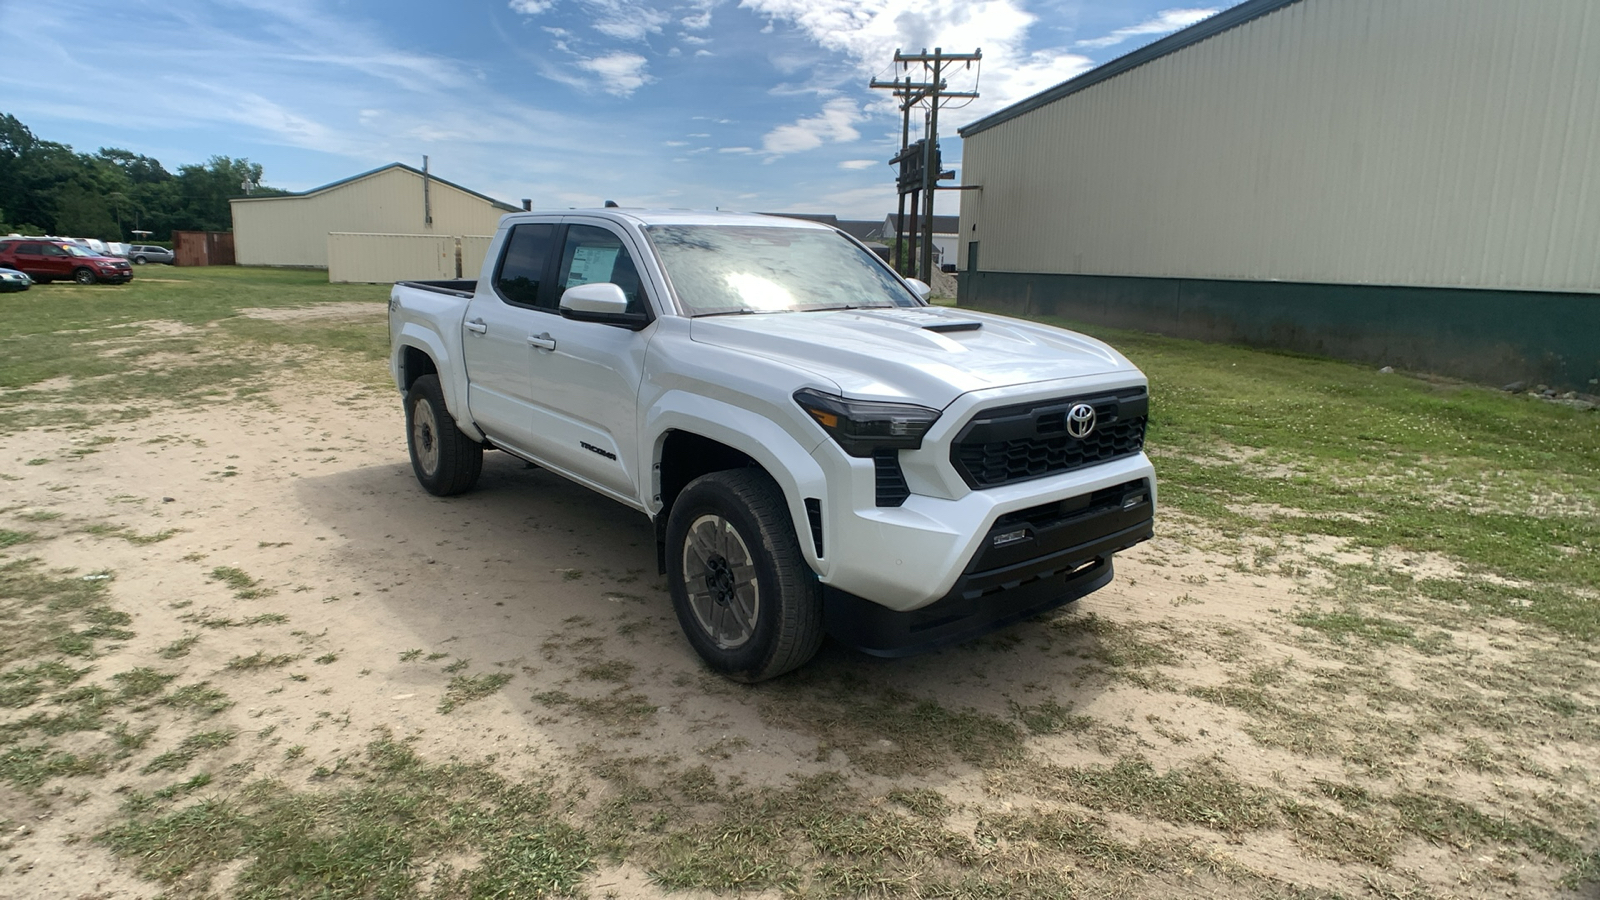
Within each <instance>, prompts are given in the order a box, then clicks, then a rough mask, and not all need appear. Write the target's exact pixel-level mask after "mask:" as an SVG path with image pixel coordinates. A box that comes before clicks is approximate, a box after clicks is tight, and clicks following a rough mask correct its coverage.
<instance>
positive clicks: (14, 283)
mask: <svg viewBox="0 0 1600 900" xmlns="http://www.w3.org/2000/svg"><path fill="white" fill-rule="evenodd" d="M30 287H33V279H32V278H29V277H28V273H27V272H18V271H17V270H16V269H0V294H11V293H15V292H17V291H25V290H27V289H28V288H30Z"/></svg>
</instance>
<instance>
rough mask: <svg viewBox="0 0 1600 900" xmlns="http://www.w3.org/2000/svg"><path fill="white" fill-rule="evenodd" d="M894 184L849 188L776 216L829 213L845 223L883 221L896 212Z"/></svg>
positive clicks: (788, 208)
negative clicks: (888, 213) (870, 220)
mask: <svg viewBox="0 0 1600 900" xmlns="http://www.w3.org/2000/svg"><path fill="white" fill-rule="evenodd" d="M894 201H895V193H894V182H893V181H890V180H888V179H885V180H884V181H883V183H882V184H878V185H874V186H872V187H864V188H847V189H844V190H839V191H833V192H830V193H824V194H821V195H819V196H816V197H812V198H809V199H807V200H805V201H803V202H800V203H792V204H790V205H788V206H785V207H783V208H782V209H776V210H773V212H816V211H817V210H819V209H825V210H827V211H828V212H831V213H833V214H834V215H836V216H838V217H839V218H841V219H882V218H883V214H884V211H885V210H890V209H894Z"/></svg>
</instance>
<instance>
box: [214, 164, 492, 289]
mask: <svg viewBox="0 0 1600 900" xmlns="http://www.w3.org/2000/svg"><path fill="white" fill-rule="evenodd" d="M230 202H231V205H232V207H233V240H234V255H235V257H236V259H237V260H238V264H239V265H241V266H303V267H306V268H318V269H325V268H327V267H328V235H329V234H330V233H334V232H340V233H343V232H358V233H365V234H401V235H445V236H449V235H456V236H464V235H489V234H494V232H495V228H497V227H498V226H499V222H500V217H501V216H502V215H504V214H506V213H508V212H516V211H517V210H518V207H515V206H512V205H511V204H509V203H503V202H501V201H499V200H496V199H494V198H493V197H488V196H485V195H483V194H480V193H478V192H477V191H473V190H469V189H467V188H464V187H462V186H460V185H458V184H452V183H451V182H448V181H445V180H444V179H442V178H439V177H438V176H436V175H432V174H430V173H425V172H423V171H422V170H421V169H417V168H413V167H411V166H408V165H405V164H404V163H398V162H396V163H390V164H389V165H387V166H383V167H382V168H378V169H373V170H372V171H370V172H363V173H361V174H360V175H354V176H352V177H350V178H346V179H343V180H342V181H335V182H333V183H332V184H325V185H323V186H322V187H319V188H313V189H312V190H309V191H305V192H303V193H299V194H287V195H280V196H274V197H240V198H238V199H235V200H232V201H230Z"/></svg>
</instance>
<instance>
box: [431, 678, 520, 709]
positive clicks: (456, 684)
mask: <svg viewBox="0 0 1600 900" xmlns="http://www.w3.org/2000/svg"><path fill="white" fill-rule="evenodd" d="M510 681H511V673H510V672H485V673H484V674H482V675H457V676H456V677H454V678H452V679H450V684H449V685H448V686H447V687H446V688H445V691H444V699H443V700H440V701H439V712H441V713H450V712H453V711H455V709H456V708H457V707H460V706H464V705H466V704H468V703H471V702H473V701H474V700H482V699H483V698H485V697H487V696H489V695H490V694H493V693H495V692H496V691H498V690H500V689H501V688H503V687H505V686H506V684H507V683H508V682H510Z"/></svg>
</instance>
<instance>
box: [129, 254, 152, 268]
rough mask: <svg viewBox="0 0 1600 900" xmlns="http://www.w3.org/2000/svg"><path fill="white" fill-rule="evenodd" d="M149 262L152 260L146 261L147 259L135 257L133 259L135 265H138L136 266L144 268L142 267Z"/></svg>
mask: <svg viewBox="0 0 1600 900" xmlns="http://www.w3.org/2000/svg"><path fill="white" fill-rule="evenodd" d="M149 261H150V260H148V259H145V258H144V257H142V256H135V257H134V258H133V264H134V265H136V266H142V265H144V264H145V263H147V262H149Z"/></svg>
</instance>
